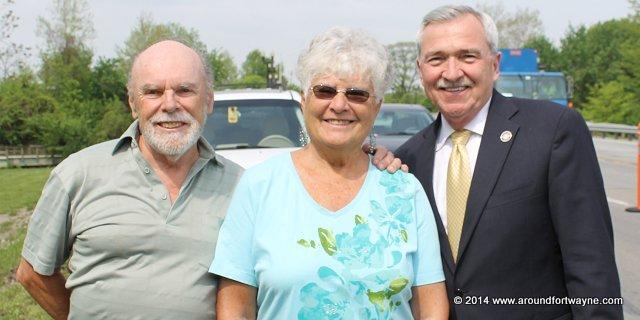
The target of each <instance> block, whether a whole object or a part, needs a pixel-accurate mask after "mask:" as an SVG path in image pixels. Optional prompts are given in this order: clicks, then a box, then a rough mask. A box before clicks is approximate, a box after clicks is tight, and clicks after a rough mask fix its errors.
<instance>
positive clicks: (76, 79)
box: [40, 47, 93, 102]
mask: <svg viewBox="0 0 640 320" xmlns="http://www.w3.org/2000/svg"><path fill="white" fill-rule="evenodd" d="M92 58H93V53H92V52H91V51H89V50H86V49H83V48H80V47H68V48H64V49H63V51H57V52H45V53H43V54H42V67H41V69H40V79H42V83H43V85H44V90H45V91H46V92H47V93H48V94H50V95H51V96H53V97H54V98H56V99H57V100H58V101H61V102H62V101H68V100H83V99H87V98H90V97H91V83H92V73H91V61H92Z"/></svg>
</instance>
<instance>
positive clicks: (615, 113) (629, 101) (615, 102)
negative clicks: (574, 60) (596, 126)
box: [583, 81, 640, 125]
mask: <svg viewBox="0 0 640 320" xmlns="http://www.w3.org/2000/svg"><path fill="white" fill-rule="evenodd" d="M638 106H640V99H638V95H636V94H634V93H633V92H631V91H630V90H627V89H626V88H625V86H624V84H623V83H621V82H619V81H611V82H607V83H604V84H598V85H597V86H596V87H595V88H594V89H593V90H592V92H591V95H590V96H589V98H588V100H587V102H586V103H585V106H584V108H583V115H584V117H585V118H587V119H590V120H592V121H596V122H608V123H626V124H629V125H636V124H637V123H638V121H639V120H640V107H638Z"/></svg>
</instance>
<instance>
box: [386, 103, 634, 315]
mask: <svg viewBox="0 0 640 320" xmlns="http://www.w3.org/2000/svg"><path fill="white" fill-rule="evenodd" d="M440 124H441V118H440V116H438V119H436V121H435V122H434V123H433V124H431V125H430V126H429V127H427V128H425V129H424V130H422V131H421V132H419V133H418V134H416V135H415V136H413V137H412V138H411V139H410V140H408V141H407V142H406V143H405V144H404V145H402V146H401V147H400V148H399V149H398V151H397V156H398V157H400V159H402V161H403V162H404V163H406V164H408V165H409V168H410V170H411V172H412V173H413V174H414V175H415V176H416V177H417V178H418V180H420V182H421V183H422V186H423V187H424V189H425V191H426V192H427V195H428V197H429V201H430V202H431V207H432V208H433V212H434V215H435V218H436V222H437V227H438V233H439V238H440V247H441V254H442V261H443V268H444V272H445V277H446V285H447V293H448V295H449V298H450V300H451V303H452V305H451V318H452V319H462V320H467V319H621V318H622V307H621V306H619V305H613V306H611V305H609V306H601V305H588V306H585V307H583V306H576V305H566V304H565V305H531V304H526V305H496V304H495V303H494V302H492V301H491V298H508V297H516V298H519V297H526V298H547V297H550V296H554V297H558V298H561V297H599V298H602V297H620V284H619V279H618V272H617V268H616V263H615V258H614V251H613V230H612V226H611V217H610V214H609V208H608V204H607V199H606V196H605V191H604V186H603V182H602V175H601V173H600V168H599V166H598V162H597V159H596V154H595V150H594V147H593V142H592V140H591V135H590V133H589V130H588V128H587V126H586V124H585V122H584V120H583V119H582V117H581V116H580V115H579V114H578V113H577V112H575V111H574V110H572V109H568V108H566V107H562V106H559V105H556V104H554V103H551V102H546V101H537V100H525V99H516V98H505V97H504V96H502V95H500V94H499V93H498V92H496V91H494V93H493V98H492V101H491V104H490V106H489V112H488V116H487V121H486V124H485V129H484V134H483V137H482V141H481V143H480V150H479V153H478V158H477V162H476V166H475V169H474V173H473V178H472V181H471V189H470V192H469V199H468V202H467V210H466V214H465V219H464V225H463V228H462V236H461V240H460V248H459V253H458V255H459V256H458V263H457V265H456V264H454V262H453V257H452V256H451V248H450V247H449V242H448V240H447V234H446V231H445V229H444V227H443V224H442V220H441V219H440V215H439V213H438V210H437V208H436V205H435V201H434V196H433V188H432V186H431V185H432V181H433V180H432V177H433V162H434V151H435V142H436V136H437V133H438V130H439V128H440ZM504 131H510V132H511V133H512V134H513V138H512V139H511V140H510V141H508V142H502V141H501V140H500V135H501V133H502V132H504ZM456 297H458V298H456ZM485 297H488V300H487V299H485ZM460 298H461V299H460ZM478 298H481V300H480V301H479V300H478ZM454 299H455V301H457V302H459V301H460V300H461V302H462V304H455V303H454Z"/></svg>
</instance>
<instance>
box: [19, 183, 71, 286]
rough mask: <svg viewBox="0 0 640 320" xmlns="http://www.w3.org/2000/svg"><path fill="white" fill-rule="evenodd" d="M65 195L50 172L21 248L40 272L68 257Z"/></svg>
mask: <svg viewBox="0 0 640 320" xmlns="http://www.w3.org/2000/svg"><path fill="white" fill-rule="evenodd" d="M69 230H70V223H69V195H68V193H67V191H66V189H65V187H64V185H63V183H62V180H61V179H60V177H59V176H58V175H57V174H56V173H55V171H54V172H52V173H51V175H50V176H49V180H48V181H47V183H46V184H45V186H44V189H43V190H42V195H41V196H40V199H39V200H38V204H37V205H36V207H35V209H34V211H33V215H32V216H31V220H30V222H29V227H28V229H27V236H26V238H25V240H24V246H23V248H22V257H23V258H24V259H25V260H26V261H28V262H29V263H30V264H31V265H32V266H33V269H34V270H35V271H36V272H37V273H39V274H42V275H52V274H53V272H54V270H55V269H56V268H59V267H60V266H61V265H62V264H63V263H64V261H65V260H66V259H67V258H68V256H69V244H68V238H69Z"/></svg>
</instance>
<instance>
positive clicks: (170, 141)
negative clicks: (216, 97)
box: [140, 111, 207, 159]
mask: <svg viewBox="0 0 640 320" xmlns="http://www.w3.org/2000/svg"><path fill="white" fill-rule="evenodd" d="M206 119H207V118H206V116H205V117H204V122H206ZM170 121H178V122H184V123H187V124H188V125H189V128H188V130H187V132H186V133H184V134H183V133H181V132H175V133H166V132H162V131H161V129H158V128H157V127H156V125H155V124H156V123H158V122H170ZM203 127H204V123H203V124H202V125H200V123H198V121H197V120H196V119H195V118H194V117H193V116H191V115H190V114H189V113H188V112H185V111H182V112H178V113H158V114H156V115H154V116H153V117H151V118H150V119H149V120H147V121H146V122H145V123H142V122H140V133H141V134H142V136H143V137H144V140H145V141H146V142H147V144H149V146H150V147H151V148H152V149H153V150H155V151H156V152H158V153H160V154H163V155H165V156H169V157H171V158H176V159H177V158H180V157H181V156H182V155H184V154H185V153H186V152H187V151H188V150H189V149H191V147H193V146H194V145H195V144H196V143H197V142H198V138H200V135H201V134H202V128H203Z"/></svg>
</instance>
